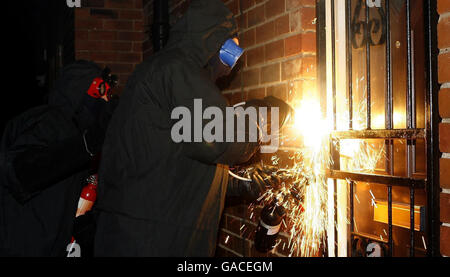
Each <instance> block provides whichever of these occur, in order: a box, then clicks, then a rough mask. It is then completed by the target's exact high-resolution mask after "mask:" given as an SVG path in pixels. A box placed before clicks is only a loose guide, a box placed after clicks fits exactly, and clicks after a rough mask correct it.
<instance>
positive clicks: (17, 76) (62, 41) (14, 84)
mask: <svg viewBox="0 0 450 277" xmlns="http://www.w3.org/2000/svg"><path fill="white" fill-rule="evenodd" d="M5 4H6V9H5V10H4V14H5V15H6V16H5V17H4V20H5V22H4V23H3V28H2V29H3V34H2V35H1V36H2V38H3V39H2V44H3V46H4V50H3V57H4V58H5V59H6V63H5V62H4V64H3V65H4V71H3V76H4V78H3V82H4V83H3V90H2V100H1V101H0V103H1V107H0V109H1V122H0V134H3V130H4V127H5V125H6V123H7V122H8V121H9V120H10V119H12V118H13V117H15V116H17V115H19V114H21V113H23V112H24V111H26V110H28V109H30V108H32V107H35V106H39V105H42V104H45V103H46V101H47V97H46V96H47V93H48V91H49V88H50V87H52V84H53V81H54V80H55V77H56V76H57V74H58V72H59V70H60V69H61V67H62V66H64V65H65V64H68V63H70V62H72V61H73V60H74V39H73V38H74V36H73V32H74V23H73V22H74V21H73V9H69V8H68V7H67V6H66V1H63V0H27V1H7V2H6V1H5ZM58 50H59V51H58ZM5 75H6V76H5ZM38 77H39V79H40V80H41V81H38Z"/></svg>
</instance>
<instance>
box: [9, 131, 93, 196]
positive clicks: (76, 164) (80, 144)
mask: <svg viewBox="0 0 450 277" xmlns="http://www.w3.org/2000/svg"><path fill="white" fill-rule="evenodd" d="M43 125H44V126H45V124H44V123H43V122H38V123H36V124H35V125H34V128H42V126H43ZM8 129H9V131H11V130H13V129H15V128H7V129H6V131H5V133H6V132H8ZM36 133H39V132H36V131H34V130H33V129H32V130H27V131H26V132H17V134H16V136H15V137H13V140H12V141H10V142H9V145H5V143H3V146H2V148H3V149H2V153H1V156H2V158H1V160H2V165H1V167H2V168H1V171H2V172H1V175H2V185H3V186H5V187H6V189H8V191H9V192H10V193H11V194H12V196H13V197H14V198H15V199H16V200H17V201H18V202H19V203H22V204H24V203H25V202H27V201H28V200H30V199H31V198H32V197H33V196H35V195H37V194H39V192H41V191H43V190H45V189H46V188H48V187H50V186H52V185H54V184H56V183H58V182H59V181H61V180H63V179H65V178H68V177H70V176H71V175H72V174H74V173H76V172H77V171H79V170H81V169H83V168H87V166H88V165H89V161H90V156H89V154H88V153H87V152H86V150H85V148H84V141H83V137H82V135H74V136H72V137H69V138H66V139H63V140H59V141H53V142H49V141H47V140H46V139H43V138H39V137H36ZM50 133H51V132H50Z"/></svg>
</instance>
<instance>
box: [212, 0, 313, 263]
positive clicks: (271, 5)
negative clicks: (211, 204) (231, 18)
mask: <svg viewBox="0 0 450 277" xmlns="http://www.w3.org/2000/svg"><path fill="white" fill-rule="evenodd" d="M224 2H225V3H226V4H227V6H228V7H229V8H230V10H231V11H232V12H233V13H234V14H235V15H236V19H237V21H238V25H239V27H240V34H239V39H240V41H241V46H242V47H243V48H244V49H245V50H246V52H245V54H244V56H243V57H242V58H241V60H240V64H239V65H238V68H237V70H236V72H234V73H233V74H232V75H231V77H230V78H228V80H224V81H222V82H221V84H220V86H221V88H223V93H224V95H225V96H226V97H227V98H228V100H229V101H230V103H231V104H236V103H239V102H241V101H245V100H249V99H255V98H263V97H265V96H269V95H273V96H275V97H278V98H280V99H283V100H287V101H291V100H293V99H295V98H297V99H298V98H299V97H301V93H302V91H304V90H307V91H314V90H313V88H314V87H315V77H316V70H315V69H316V66H315V65H316V56H315V53H316V33H315V31H316V26H315V17H316V15H315V0H241V1H239V0H224ZM260 210H261V207H257V208H255V209H252V210H251V209H249V208H248V206H247V205H240V206H234V207H227V208H226V209H225V212H224V214H223V217H222V225H221V229H220V233H219V238H218V247H217V253H216V255H217V256H275V257H278V256H287V255H288V254H289V252H288V249H287V248H288V247H287V245H288V243H287V241H288V238H287V236H288V235H287V234H286V233H281V235H280V238H281V239H282V242H281V243H280V246H279V247H277V249H276V251H274V252H273V253H268V254H262V253H258V252H256V250H255V249H254V247H253V239H254V234H255V232H254V230H255V228H256V226H257V222H258V220H259V212H260ZM283 243H285V244H286V247H285V248H284V250H283V247H282V245H283Z"/></svg>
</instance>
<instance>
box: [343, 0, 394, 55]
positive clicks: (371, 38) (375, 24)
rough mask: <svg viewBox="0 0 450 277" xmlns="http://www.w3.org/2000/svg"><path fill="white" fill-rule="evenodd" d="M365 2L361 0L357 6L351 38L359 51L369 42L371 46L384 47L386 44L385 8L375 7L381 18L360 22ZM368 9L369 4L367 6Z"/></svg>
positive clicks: (354, 46)
mask: <svg viewBox="0 0 450 277" xmlns="http://www.w3.org/2000/svg"><path fill="white" fill-rule="evenodd" d="M363 2H364V1H363V0H359V1H358V3H357V4H356V7H355V10H354V12H353V18H352V23H351V24H352V25H351V30H352V34H351V38H352V45H353V48H355V49H359V48H363V47H364V46H365V45H366V44H367V42H368V43H369V44H370V45H371V46H377V45H383V44H384V43H385V42H386V32H387V29H386V25H387V24H386V13H385V11H384V9H383V6H382V5H381V6H380V7H375V8H376V10H377V11H378V15H379V18H372V19H370V20H368V23H367V19H366V20H365V21H362V20H360V19H359V18H360V15H361V12H362V7H363ZM365 6H366V7H365V8H366V9H368V8H369V7H368V6H367V2H366V5H365Z"/></svg>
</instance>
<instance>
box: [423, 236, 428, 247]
mask: <svg viewBox="0 0 450 277" xmlns="http://www.w3.org/2000/svg"><path fill="white" fill-rule="evenodd" d="M422 242H423V248H424V249H425V250H427V244H426V243H425V238H424V237H423V236H422Z"/></svg>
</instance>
